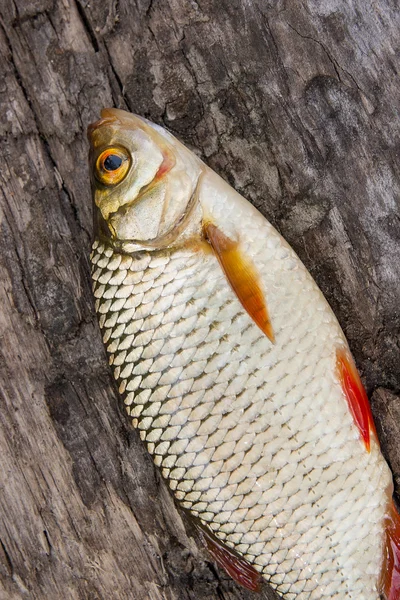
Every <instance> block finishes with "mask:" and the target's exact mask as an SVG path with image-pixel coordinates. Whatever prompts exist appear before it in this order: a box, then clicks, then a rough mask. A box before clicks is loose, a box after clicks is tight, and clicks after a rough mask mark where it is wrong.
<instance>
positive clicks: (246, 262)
mask: <svg viewBox="0 0 400 600" xmlns="http://www.w3.org/2000/svg"><path fill="white" fill-rule="evenodd" d="M203 227H204V233H205V236H206V238H207V240H208V241H209V242H210V244H211V246H212V248H213V250H214V252H215V254H216V256H217V258H218V260H219V263H220V265H221V267H222V269H223V271H224V273H225V275H226V278H227V279H228V281H229V283H230V285H231V287H232V289H233V291H234V293H235V294H236V296H237V298H238V300H239V301H240V303H241V304H242V306H243V308H244V309H245V311H246V312H247V313H248V314H249V316H250V317H251V318H252V319H253V321H254V323H255V324H256V325H258V327H259V328H260V329H261V331H263V333H265V335H266V336H267V337H268V338H269V339H270V340H271V342H272V343H274V342H275V336H274V332H273V329H272V325H271V321H270V319H269V315H268V310H267V304H266V302H265V298H264V294H263V292H262V289H261V286H260V283H259V276H258V273H257V271H256V268H255V266H254V265H253V263H252V262H251V260H250V259H249V258H248V257H247V256H245V255H244V254H243V252H242V250H241V249H240V246H239V244H238V242H235V241H234V240H231V239H230V238H229V237H228V236H226V235H225V234H224V233H222V231H221V230H220V229H219V228H218V227H217V226H216V225H214V224H213V223H211V222H206V223H204V226H203Z"/></svg>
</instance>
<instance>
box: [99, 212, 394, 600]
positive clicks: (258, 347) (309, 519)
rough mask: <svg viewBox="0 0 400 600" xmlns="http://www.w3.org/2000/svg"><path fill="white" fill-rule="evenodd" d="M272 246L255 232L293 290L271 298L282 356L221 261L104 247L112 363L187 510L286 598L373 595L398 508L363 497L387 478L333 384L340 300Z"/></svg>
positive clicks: (252, 247)
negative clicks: (385, 531)
mask: <svg viewBox="0 0 400 600" xmlns="http://www.w3.org/2000/svg"><path fill="white" fill-rule="evenodd" d="M225 216H226V215H225ZM238 218H239V219H240V215H239V217H238ZM256 226H257V223H255V224H254V228H256ZM269 233H270V232H269ZM260 237H261V236H259V235H258V236H257V235H255V234H254V233H253V232H252V231H251V228H250V229H249V234H248V238H247V239H245V240H244V247H245V249H246V248H247V251H248V253H249V255H250V256H252V257H254V256H256V259H257V264H262V263H263V262H265V263H266V262H268V268H267V269H265V272H266V273H267V275H266V280H268V278H272V275H273V276H274V279H273V281H274V283H273V285H274V287H275V289H279V291H280V288H281V289H282V290H285V291H284V301H283V302H282V297H281V296H280V297H279V294H276V297H275V296H274V295H273V294H270V296H269V306H270V312H271V314H272V315H273V320H274V326H275V328H276V330H279V331H280V344H279V346H273V345H272V344H271V342H270V341H269V340H268V338H267V337H266V336H265V335H264V334H263V333H262V332H261V330H259V329H258V328H257V327H256V326H255V325H254V323H253V322H252V321H251V319H250V317H249V316H248V315H247V314H246V313H245V312H244V311H243V308H242V306H241V304H240V303H239V301H238V300H237V298H236V296H235V295H234V294H233V291H232V290H231V288H230V287H229V286H228V285H227V282H226V279H225V277H224V275H223V273H222V271H221V269H220V267H219V264H218V262H217V260H216V258H215V257H214V256H213V255H210V254H203V253H202V252H193V251H189V250H174V251H162V252H156V251H152V252H140V253H138V254H133V255H132V256H129V257H127V256H124V255H122V254H118V252H115V251H114V250H113V249H112V248H111V247H107V246H106V245H103V244H100V243H98V242H95V243H94V246H93V254H92V263H93V280H94V295H95V298H96V309H97V311H98V312H99V313H100V314H101V315H104V320H103V322H102V321H101V320H100V325H101V326H102V331H103V337H104V340H105V343H106V345H107V350H108V353H109V355H110V363H111V364H112V365H113V367H114V375H115V378H116V379H117V381H118V383H119V386H120V388H119V389H120V392H121V393H122V395H123V396H124V400H125V403H126V405H127V411H128V413H129V414H130V415H131V416H132V417H133V425H134V426H135V427H136V428H138V429H139V432H140V437H141V439H142V440H143V441H144V442H145V443H146V444H147V448H148V450H149V452H150V453H151V454H152V455H153V458H154V462H155V464H156V465H157V466H159V467H160V468H161V471H162V474H163V476H164V477H165V478H166V479H167V481H168V483H169V486H170V488H171V490H172V491H173V493H174V495H175V498H176V499H177V501H178V502H179V503H180V504H181V506H182V507H183V508H185V509H188V510H190V511H191V513H192V514H193V515H194V516H196V517H198V518H200V520H201V521H202V523H203V524H205V525H207V526H208V527H209V528H210V529H211V530H212V531H213V532H214V533H215V535H216V536H217V537H218V538H219V539H220V540H222V541H223V542H224V543H225V544H226V545H227V546H230V547H232V548H234V549H235V550H236V551H237V552H239V553H240V554H242V555H243V556H244V557H245V558H246V559H247V560H248V561H249V562H250V563H251V564H252V565H253V566H254V567H255V568H256V569H257V570H258V571H260V572H262V573H263V574H264V575H266V577H267V578H268V579H269V580H270V582H271V583H272V585H273V586H274V587H275V588H276V589H277V590H278V591H279V592H280V593H281V594H282V595H283V597H284V598H285V599H287V600H292V599H295V598H296V599H299V600H317V599H318V600H319V599H320V597H321V589H325V594H326V595H329V597H331V598H335V599H337V600H342V599H344V598H357V599H358V600H371V599H372V600H373V599H377V598H378V594H377V591H376V587H375V583H374V582H375V581H376V580H377V578H378V576H379V569H380V565H381V563H382V560H378V559H377V557H379V556H381V555H382V552H383V549H382V540H381V520H382V518H383V515H384V512H385V509H386V505H385V502H386V503H387V500H385V498H384V497H383V495H381V496H380V495H372V494H371V495H370V496H368V495H367V496H366V494H365V483H364V482H363V480H367V481H368V485H369V486H371V489H379V488H383V489H384V488H385V486H387V485H388V483H387V482H388V469H387V468H386V466H385V464H384V463H383V462H382V460H379V457H378V452H376V451H375V449H374V448H373V449H372V451H371V454H368V453H366V452H365V449H364V448H363V447H362V445H361V444H358V445H355V444H354V439H355V438H357V436H358V431H357V429H356V427H355V425H354V423H353V420H352V417H351V415H350V413H349V411H348V409H347V406H346V402H345V399H344V397H343V394H342V392H341V390H340V387H339V386H338V385H337V381H335V380H334V375H333V373H334V368H333V364H334V361H335V350H336V349H337V348H338V346H341V345H342V346H343V344H344V343H345V342H344V339H343V335H342V332H341V330H340V328H339V326H338V325H336V321H335V320H334V318H333V316H332V313H331V311H330V309H329V307H328V305H327V304H326V302H325V301H321V294H320V292H319V290H318V289H317V288H316V286H315V284H314V283H313V282H312V280H311V278H310V277H309V275H308V273H307V272H306V271H305V269H304V268H299V267H298V261H297V262H294V261H293V257H292V255H291V252H290V249H289V250H288V249H287V247H285V245H284V244H283V243H281V242H280V238H279V236H278V235H277V234H275V236H274V235H272V236H271V235H269V236H268V238H265V237H264V238H262V239H263V240H264V242H265V246H266V247H265V246H264V247H263V248H261V247H260V242H259V239H260ZM131 259H132V260H131ZM282 262H286V264H287V268H286V269H282ZM121 265H123V268H121ZM110 273H111V275H110ZM288 276H289V281H288ZM266 285H267V283H266ZM125 288H126V289H125ZM117 294H118V296H117ZM304 294H307V298H308V299H309V302H308V303H306V304H304V303H303V304H302V303H301V302H299V298H300V299H301V298H302V297H303V295H304ZM299 305H300V306H299ZM127 311H129V317H130V318H129V319H126V314H127ZM115 316H116V318H115ZM101 319H103V316H102V317H101ZM311 348H312V352H311V351H309V352H307V349H311ZM235 356H237V358H235ZM316 356H318V360H316ZM328 395H329V397H330V401H329V403H327V397H328ZM310 397H312V410H310ZM321 428H322V429H323V431H324V436H321ZM372 444H373V446H374V445H376V443H375V442H373V443H372ZM311 447H312V453H311V454H310V450H311ZM327 465H329V466H327ZM356 471H357V473H358V475H357V477H354V476H353V475H354V473H355V472H356ZM360 472H361V476H360ZM340 490H343V491H340ZM372 511H374V513H373V514H374V518H375V521H376V524H375V525H374V524H372V526H371V523H370V522H369V517H370V515H371V513H372ZM365 523H368V527H365V526H364V524H365ZM355 531H356V534H355V533H354V532H355ZM310 570H312V571H313V573H314V574H315V575H316V577H314V578H313V579H310V576H309V575H310ZM366 572H367V573H369V574H370V575H371V577H370V578H368V579H367V580H366V578H365V573H366ZM349 582H351V593H349V585H350V584H349Z"/></svg>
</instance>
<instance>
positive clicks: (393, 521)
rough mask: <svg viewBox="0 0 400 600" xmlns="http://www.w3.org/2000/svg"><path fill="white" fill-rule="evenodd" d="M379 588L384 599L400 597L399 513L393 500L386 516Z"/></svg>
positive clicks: (390, 599) (396, 599)
mask: <svg viewBox="0 0 400 600" xmlns="http://www.w3.org/2000/svg"><path fill="white" fill-rule="evenodd" d="M381 588H382V592H383V594H384V597H385V599H386V600H399V599H400V515H399V513H398V511H397V508H396V506H395V505H394V503H393V501H392V502H391V504H390V509H389V514H388V515H387V518H386V540H385V559H384V564H383V568H382V578H381Z"/></svg>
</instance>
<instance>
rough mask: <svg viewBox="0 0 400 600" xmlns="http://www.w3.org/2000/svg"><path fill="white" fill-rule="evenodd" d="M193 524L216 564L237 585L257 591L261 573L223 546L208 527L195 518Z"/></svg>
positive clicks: (260, 582) (259, 587)
mask: <svg viewBox="0 0 400 600" xmlns="http://www.w3.org/2000/svg"><path fill="white" fill-rule="evenodd" d="M195 525H196V527H197V529H198V530H199V532H200V534H201V536H202V538H203V541H204V543H205V545H206V547H207V550H208V552H209V553H210V554H211V556H212V558H213V559H214V560H215V562H216V563H217V565H218V566H219V567H222V569H224V570H225V571H226V572H227V573H228V575H229V576H230V577H232V579H234V580H235V581H236V583H238V584H239V585H241V586H243V587H245V588H247V589H248V590H251V591H252V592H259V591H260V590H261V584H262V581H263V578H262V575H261V574H260V573H259V572H258V571H256V570H255V568H254V567H252V566H251V565H250V564H249V563H248V562H247V560H245V559H244V558H242V557H241V556H239V555H238V554H237V553H236V552H235V551H234V550H231V549H230V548H228V547H227V546H225V544H224V543H223V542H221V541H220V540H219V539H218V538H217V537H216V536H215V535H214V534H213V533H212V532H211V531H210V530H209V529H208V527H206V526H205V525H203V524H202V523H200V522H199V521H197V519H196V523H195Z"/></svg>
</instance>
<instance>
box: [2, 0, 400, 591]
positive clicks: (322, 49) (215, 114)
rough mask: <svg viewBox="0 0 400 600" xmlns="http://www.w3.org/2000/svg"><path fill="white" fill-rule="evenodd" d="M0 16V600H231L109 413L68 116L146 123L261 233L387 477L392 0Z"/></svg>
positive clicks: (176, 3) (134, 442)
mask: <svg viewBox="0 0 400 600" xmlns="http://www.w3.org/2000/svg"><path fill="white" fill-rule="evenodd" d="M0 15H1V29H0V53H1V63H0V73H1V79H0V81H1V86H0V106H1V114H2V118H1V120H0V128H1V129H0V132H1V139H2V143H1V148H0V154H1V165H2V168H1V170H0V178H1V204H0V206H1V218H0V224H1V232H2V244H1V258H0V269H1V281H2V285H1V286H0V294H1V306H2V310H1V312H0V332H1V346H0V349H1V362H0V369H1V378H2V389H1V410H0V436H1V437H0V450H1V465H2V469H1V477H0V486H1V487H0V511H1V512H0V540H1V544H0V573H1V582H0V597H1V598H7V599H8V598H10V599H14V598H15V599H17V598H25V597H26V598H30V599H31V598H32V599H40V600H41V599H42V598H48V599H49V600H52V599H53V598H54V599H56V598H57V599H58V598H71V599H73V598H76V599H79V600H81V599H86V598H87V599H89V598H90V599H91V600H94V599H95V598H113V599H117V598H118V599H119V598H121V599H122V598H138V599H139V598H140V599H142V598H149V599H151V600H158V599H167V600H170V599H171V600H173V599H178V598H179V599H180V600H181V599H195V598H196V600H205V599H207V600H211V599H214V598H215V599H217V598H219V599H221V598H224V599H226V600H228V599H229V600H233V599H239V598H241V599H246V598H247V599H250V598H252V597H253V595H252V594H250V593H247V592H245V591H242V590H239V588H238V587H237V586H235V584H234V583H232V582H231V581H230V580H229V579H228V578H227V577H225V576H224V574H222V573H221V572H218V573H217V572H216V571H215V569H214V568H213V567H212V566H210V564H209V563H208V562H207V561H206V560H205V555H204V554H202V553H201V552H200V553H199V550H198V548H197V546H196V544H195V542H194V539H193V537H192V535H191V534H192V532H191V531H190V529H188V530H187V531H186V529H185V527H184V524H183V523H182V520H181V517H180V516H179V515H178V513H177V512H176V509H175V508H174V505H173V502H172V500H171V498H170V497H169V495H168V492H167V491H166V489H165V486H164V485H163V484H162V482H161V481H160V477H159V475H158V473H157V472H156V471H155V469H154V468H153V466H152V464H151V461H150V459H149V458H148V456H147V454H146V452H145V451H144V449H143V448H142V446H141V444H140V441H139V440H138V438H137V436H136V434H135V433H134V432H132V431H130V429H129V426H128V423H127V422H126V419H125V416H124V415H123V413H122V411H121V408H120V407H119V405H118V399H117V395H116V392H115V390H114V388H113V384H112V381H111V378H110V374H109V371H108V368H107V364H106V359H105V353H104V350H103V347H102V343H101V340H100V335H99V332H98V329H97V324H96V320H95V316H94V312H93V302H92V297H91V291H90V278H89V264H88V253H89V248H90V237H91V206H90V194H89V185H88V173H87V164H86V163H87V161H86V155H87V143H86V137H85V129H86V126H87V124H88V123H89V122H91V121H93V120H95V119H96V118H97V117H98V114H99V110H100V108H101V107H103V106H108V105H112V104H114V105H117V106H121V107H127V108H129V109H131V110H133V111H135V112H138V113H140V114H143V115H145V116H147V117H149V118H151V119H153V120H155V121H158V122H160V123H163V124H164V125H166V126H167V127H169V128H170V129H171V130H172V131H173V132H174V133H176V134H177V135H178V136H180V137H181V138H182V139H183V141H184V142H185V143H187V144H189V145H191V146H192V147H193V148H196V149H198V151H199V152H200V153H201V154H202V156H203V157H204V158H205V160H206V161H207V162H208V164H210V166H211V167H213V168H214V169H216V170H217V171H218V172H219V173H220V174H221V175H223V176H224V177H226V178H227V179H228V180H229V181H230V183H232V184H233V185H234V186H235V187H236V188H237V189H238V190H239V191H240V192H242V193H243V194H244V195H245V196H246V197H248V198H249V199H250V200H251V201H252V202H253V203H254V204H255V205H256V206H258V207H259V208H260V210H261V211H262V212H263V213H264V214H265V215H266V216H267V217H268V218H269V219H270V220H271V221H272V222H273V223H274V224H275V225H276V226H277V227H278V229H279V230H280V231H281V232H282V233H283V235H284V236H285V237H286V238H287V239H288V240H289V242H290V243H291V244H292V245H293V246H294V248H295V249H296V251H297V252H298V253H299V255H300V257H301V258H302V259H303V260H304V262H305V264H306V265H307V267H308V268H309V269H310V271H311V272H312V274H313V276H314V277H315V278H316V280H317V282H318V283H319V285H320V286H321V288H322V290H323V291H324V293H325V294H326V296H327V298H328V299H329V301H330V302H331V304H332V306H333V308H334V310H335V312H336V314H337V315H338V317H339V320H340V322H341V324H342V326H343V328H344V330H345V332H346V334H347V336H348V338H349V341H350V345H351V347H352V349H353V351H354V354H355V357H356V360H357V363H358V365H359V367H360V369H361V371H362V374H363V376H364V380H365V381H366V383H367V386H368V389H369V391H370V392H373V391H374V390H375V394H374V396H373V409H374V412H375V414H376V416H377V420H378V429H379V432H380V435H381V440H382V444H383V449H384V451H385V453H386V456H388V458H389V460H390V461H391V464H392V468H393V469H394V472H395V475H396V476H397V478H398V477H399V476H400V471H399V468H400V467H399V457H398V446H399V439H400V425H399V420H398V418H397V417H398V411H399V391H400V371H399V364H400V345H399V315H398V307H399V303H400V286H399V281H400V243H399V240H400V220H399V217H398V215H399V198H400V177H399V172H400V169H399V166H400V165H399V162H400V161H399V133H400V117H399V111H398V108H399V106H400V88H399V86H398V77H399V72H398V71H399V62H398V53H399V40H400V36H399V33H400V15H399V13H398V9H397V7H396V3H395V2H392V1H391V0H379V1H378V2H374V3H372V2H364V1H363V2H361V1H355V0H353V1H349V0H347V1H346V2H345V1H341V0H335V1H334V2H332V0H329V1H325V0H323V1H320V0H319V1H318V2H316V1H314V0H304V1H302V2H297V3H291V2H287V1H286V2H285V1H284V0H276V1H275V2H272V1H271V2H269V1H268V2H261V1H260V0H251V1H246V2H245V1H244V0H234V1H233V2H232V1H231V0H230V1H228V0H223V1H222V2H221V1H217V0H199V1H197V2H196V1H191V2H182V1H181V0H168V1H166V2H161V1H160V0H159V1H156V0H153V1H151V0H150V1H149V2H143V1H142V0H136V1H134V0H120V1H119V2H116V1H114V0H106V1H105V2H96V1H95V0H92V2H88V1H84V0H62V1H61V2H54V1H53V0H34V1H32V2H25V0H14V1H10V0H0ZM273 597H274V594H273V593H270V592H269V591H268V590H266V591H265V592H263V594H262V595H261V596H260V598H271V599H272V598H273Z"/></svg>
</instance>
